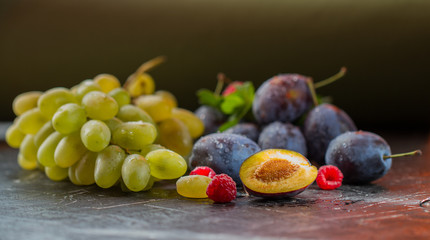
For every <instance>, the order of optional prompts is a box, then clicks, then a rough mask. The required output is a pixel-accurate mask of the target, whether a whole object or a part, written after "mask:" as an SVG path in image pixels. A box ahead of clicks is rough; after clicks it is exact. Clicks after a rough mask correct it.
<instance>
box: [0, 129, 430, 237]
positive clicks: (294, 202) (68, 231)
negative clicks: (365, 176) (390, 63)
mask: <svg viewBox="0 0 430 240" xmlns="http://www.w3.org/2000/svg"><path fill="white" fill-rule="evenodd" d="M383 136H384V135H383ZM385 138H386V139H387V141H388V142H389V143H391V146H392V150H393V152H399V151H408V150H413V149H415V148H421V149H422V150H423V152H424V155H423V156H420V157H412V158H399V159H395V160H393V168H392V169H391V170H390V172H389V173H388V174H387V175H386V176H385V177H383V178H382V179H380V180H378V181H376V182H374V183H373V184H370V185H365V186H348V185H343V186H342V187H340V188H339V189H337V190H333V191H323V190H319V189H318V187H317V186H316V185H315V184H314V185H312V186H311V187H310V188H309V189H308V190H306V191H305V192H303V193H302V194H300V195H298V196H296V197H294V198H290V199H283V200H263V199H259V198H254V197H248V196H246V195H245V194H244V193H243V192H241V193H240V194H239V197H238V198H237V200H235V201H234V202H232V203H228V204H213V203H212V201H211V200H207V199H203V200H192V199H186V198H183V197H181V196H179V195H178V194H177V193H176V190H175V188H174V182H165V183H162V184H158V185H155V187H154V188H153V189H152V190H151V191H149V192H141V193H123V192H121V190H120V189H119V188H112V189H107V190H104V189H100V188H98V187H97V186H94V185H93V186H86V187H82V186H74V185H73V184H71V183H70V182H68V181H62V182H53V181H50V180H48V179H47V178H46V177H45V176H44V174H43V173H41V172H39V171H25V170H21V169H20V168H19V167H18V165H17V163H16V156H17V150H15V149H11V148H9V147H8V146H7V145H6V144H5V143H1V144H0V157H1V160H0V216H1V217H0V239H26V240H27V239H43V240H45V239H104V240H105V239H205V240H207V239H209V240H210V239H247V240H252V239H316V238H318V239H430V204H428V205H427V204H424V205H423V206H420V204H419V203H420V201H421V200H423V199H425V198H428V197H430V154H429V150H430V139H429V138H428V136H426V135H425V134H418V135H411V134H406V135H404V134H403V135H386V136H385Z"/></svg>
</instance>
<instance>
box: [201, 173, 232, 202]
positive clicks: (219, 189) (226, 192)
mask: <svg viewBox="0 0 430 240" xmlns="http://www.w3.org/2000/svg"><path fill="white" fill-rule="evenodd" d="M206 194H207V195H208V197H209V198H210V199H212V200H214V201H215V202H217V203H227V202H231V201H233V200H234V199H236V194H237V190H236V183H235V182H234V181H233V179H232V178H231V177H230V176H228V175H227V174H219V175H216V176H215V177H214V178H212V181H211V182H210V183H209V185H208V188H207V189H206Z"/></svg>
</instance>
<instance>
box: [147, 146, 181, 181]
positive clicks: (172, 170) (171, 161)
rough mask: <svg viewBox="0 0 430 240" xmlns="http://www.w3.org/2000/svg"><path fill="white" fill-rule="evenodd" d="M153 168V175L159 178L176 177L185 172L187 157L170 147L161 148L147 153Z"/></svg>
mask: <svg viewBox="0 0 430 240" xmlns="http://www.w3.org/2000/svg"><path fill="white" fill-rule="evenodd" d="M146 159H147V161H148V162H149V167H150V168H151V175H152V176H154V177H156V178H159V179H175V178H179V177H181V176H182V175H184V174H185V172H186V171H187V163H186V161H185V159H184V158H183V157H182V156H181V155H179V154H177V153H175V152H173V151H171V150H168V149H159V150H155V151H152V152H150V153H148V154H147V155H146Z"/></svg>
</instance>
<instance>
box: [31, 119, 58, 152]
mask: <svg viewBox="0 0 430 240" xmlns="http://www.w3.org/2000/svg"><path fill="white" fill-rule="evenodd" d="M53 132H55V129H54V128H53V127H52V124H51V121H48V122H46V123H45V124H44V125H43V126H42V127H41V128H40V129H39V131H38V132H37V133H36V134H35V135H34V144H35V145H36V147H37V148H39V147H40V145H42V143H43V141H45V139H46V138H47V137H48V136H49V135H51V133H53Z"/></svg>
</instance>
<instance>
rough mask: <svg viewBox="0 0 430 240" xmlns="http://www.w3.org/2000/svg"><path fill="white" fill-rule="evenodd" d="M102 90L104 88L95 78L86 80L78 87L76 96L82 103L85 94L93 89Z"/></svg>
mask: <svg viewBox="0 0 430 240" xmlns="http://www.w3.org/2000/svg"><path fill="white" fill-rule="evenodd" d="M101 90H102V88H101V87H100V86H99V85H98V84H97V83H95V82H94V81H93V80H85V81H83V82H81V83H80V84H79V85H78V86H77V87H76V90H75V91H76V92H75V96H76V99H77V100H78V102H79V103H80V102H82V99H83V98H84V96H85V95H87V93H89V92H92V91H101Z"/></svg>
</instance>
